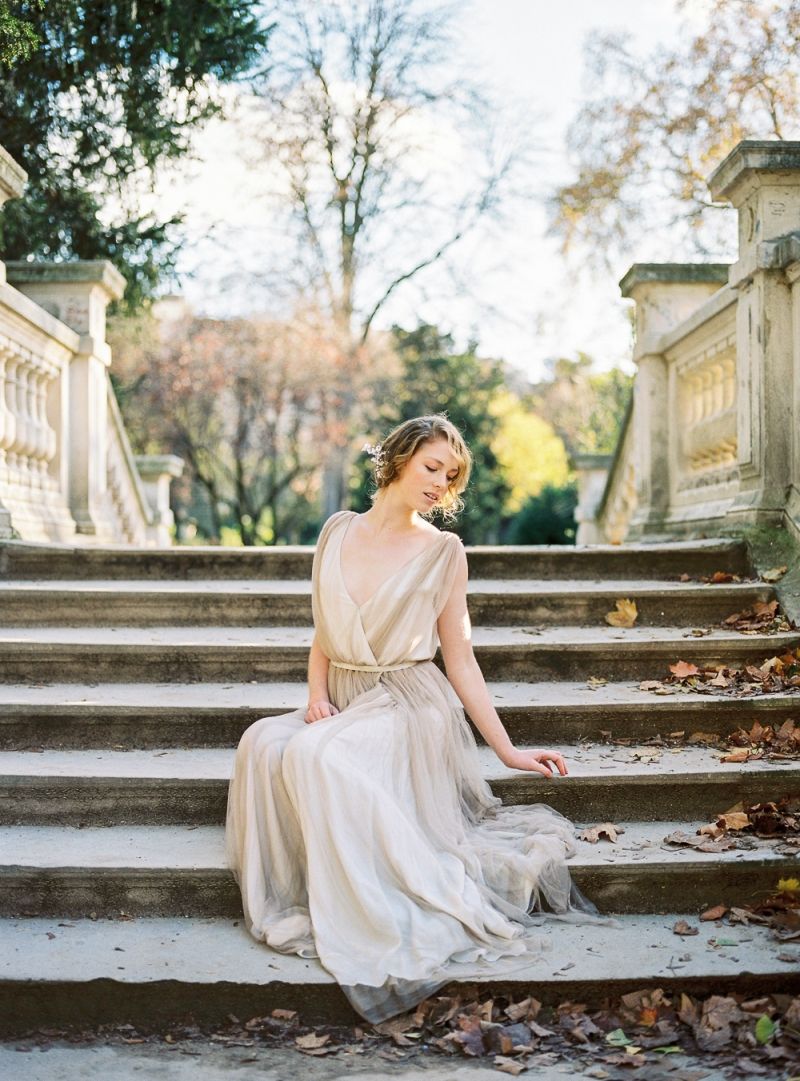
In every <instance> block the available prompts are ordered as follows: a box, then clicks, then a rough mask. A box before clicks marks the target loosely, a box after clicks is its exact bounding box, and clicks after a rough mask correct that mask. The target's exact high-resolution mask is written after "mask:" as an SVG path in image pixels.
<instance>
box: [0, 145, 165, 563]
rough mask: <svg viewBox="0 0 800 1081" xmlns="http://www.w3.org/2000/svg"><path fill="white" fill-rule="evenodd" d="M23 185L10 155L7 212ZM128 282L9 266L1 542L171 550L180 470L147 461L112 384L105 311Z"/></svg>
mask: <svg viewBox="0 0 800 1081" xmlns="http://www.w3.org/2000/svg"><path fill="white" fill-rule="evenodd" d="M25 180H26V176H25V174H24V172H23V171H22V170H21V169H20V168H19V167H18V166H17V165H16V163H15V162H14V161H13V160H12V159H11V158H10V157H9V155H8V154H7V153H6V152H5V151H4V150H3V149H2V147H0V206H2V203H3V202H5V201H6V200H7V199H9V198H14V197H17V196H19V195H20V194H21V193H22V191H23V188H24V183H25ZM124 285H125V281H124V278H123V277H122V275H121V274H120V273H119V271H117V270H116V269H115V268H114V267H113V266H112V265H111V263H109V262H108V261H106V260H99V261H92V262H86V261H76V262H70V263H37V262H8V263H2V262H0V537H18V538H20V539H23V540H33V541H72V542H78V543H112V542H113V543H120V542H121V543H128V544H136V545H154V544H158V545H166V544H170V543H171V533H170V526H171V524H172V519H171V515H170V511H169V493H168V485H169V478H170V477H171V476H177V475H179V473H180V471H181V469H182V462H180V459H176V458H173V457H168V458H166V459H164V458H154V459H140V460H139V462H138V463H137V461H136V460H135V459H134V456H133V454H132V451H131V447H130V443H129V441H128V437H127V434H126V432H125V427H124V424H123V422H122V417H121V415H120V412H119V408H118V406H117V402H116V399H115V397H114V393H113V389H112V387H111V382H110V379H109V375H108V368H109V365H110V363H111V352H110V349H109V347H108V344H107V343H106V340H105V318H106V308H107V306H108V304H109V302H110V301H111V300H114V299H118V298H119V297H121V296H122V292H123V289H124ZM140 469H141V470H142V472H143V473H144V475H145V477H146V479H145V480H143V478H142V475H141V473H140V471H139V470H140ZM159 469H161V470H162V472H160V473H159Z"/></svg>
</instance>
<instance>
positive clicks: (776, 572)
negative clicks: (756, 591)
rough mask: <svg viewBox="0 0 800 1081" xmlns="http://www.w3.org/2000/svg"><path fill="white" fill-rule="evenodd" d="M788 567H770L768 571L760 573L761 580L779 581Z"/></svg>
mask: <svg viewBox="0 0 800 1081" xmlns="http://www.w3.org/2000/svg"><path fill="white" fill-rule="evenodd" d="M788 569H789V568H788V567H787V566H785V565H784V566H783V567H770V569H769V570H768V571H764V573H763V574H762V575H761V581H762V582H779V581H780V580H781V578H783V576H784V574H786V571H787V570H788Z"/></svg>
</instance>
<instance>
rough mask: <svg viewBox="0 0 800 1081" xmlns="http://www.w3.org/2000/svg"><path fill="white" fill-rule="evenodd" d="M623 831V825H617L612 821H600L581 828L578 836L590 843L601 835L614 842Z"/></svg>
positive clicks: (597, 839) (595, 841) (594, 841)
mask: <svg viewBox="0 0 800 1081" xmlns="http://www.w3.org/2000/svg"><path fill="white" fill-rule="evenodd" d="M624 832H625V828H624V826H617V825H615V824H614V823H613V822H601V823H600V824H599V825H597V826H588V827H587V828H586V829H584V830H581V832H580V835H579V836H580V839H581V840H582V841H589V842H590V843H591V844H596V843H597V842H598V841H599V840H600V838H601V837H607V838H608V840H609V841H611V842H613V843H614V844H616V840H617V837H618V836H619V834H620V833H624Z"/></svg>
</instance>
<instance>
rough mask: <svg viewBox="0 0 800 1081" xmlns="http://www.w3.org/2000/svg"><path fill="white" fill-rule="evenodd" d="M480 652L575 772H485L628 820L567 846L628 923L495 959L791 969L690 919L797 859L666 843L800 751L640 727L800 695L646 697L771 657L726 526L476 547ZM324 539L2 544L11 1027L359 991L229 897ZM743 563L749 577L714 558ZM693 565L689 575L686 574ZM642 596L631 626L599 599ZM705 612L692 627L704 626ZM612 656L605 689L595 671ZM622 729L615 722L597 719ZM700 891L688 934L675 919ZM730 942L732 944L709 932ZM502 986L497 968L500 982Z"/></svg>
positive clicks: (789, 978) (697, 723)
mask: <svg viewBox="0 0 800 1081" xmlns="http://www.w3.org/2000/svg"><path fill="white" fill-rule="evenodd" d="M468 555H469V562H470V576H471V579H470V596H469V604H470V612H471V615H472V620H473V625H474V642H475V652H476V655H477V657H478V660H479V663H480V665H481V667H482V670H483V672H484V674H485V676H486V679H487V682H488V683H489V687H490V691H491V693H492V696H493V700H494V701H495V703H496V705H497V708H498V712H499V713H500V715H501V717H502V719H503V721H504V723H505V724H506V726H507V727H508V729H509V731H510V732H511V734H512V737H513V738H514V739H515V741H517V742H518V743H519V744H522V745H524V744H530V745H532V746H552V747H558V748H559V749H561V750H562V751H563V753H564V754H565V756H566V758H567V762H568V765H569V770H570V772H569V776H568V777H565V778H561V777H554V778H550V779H547V778H544V777H540V776H538V775H532V774H525V773H519V772H516V771H512V770H508V769H506V768H504V767H503V766H502V765H501V764H500V763H499V762H498V760H497V759H496V758H495V757H494V756H493V755H492V754H491V753H490V752H488V751H487V750H486V749H483V750H482V754H483V755H484V757H485V771H486V776H487V778H488V779H489V781H490V783H491V785H492V787H493V789H494V791H495V792H496V793H497V794H499V795H501V796H502V797H503V798H504V799H505V800H506V801H510V802H534V801H536V802H545V803H549V804H551V805H552V806H554V807H556V808H558V809H559V810H561V811H563V812H564V813H565V814H567V815H569V816H570V817H571V818H572V819H573V820H574V821H575V822H576V824H577V825H578V826H579V827H582V826H587V825H593V824H596V823H599V822H603V821H613V822H616V823H618V824H620V825H622V826H623V827H624V833H622V834H621V836H620V837H619V838H618V840H617V842H616V843H615V844H612V843H610V842H609V841H606V840H602V841H600V842H599V843H597V844H590V843H588V842H579V853H578V855H577V856H576V857H575V858H574V859H573V861H572V863H571V866H572V873H573V875H574V877H575V879H576V881H577V882H578V884H579V885H580V887H581V888H582V889H583V890H584V891H585V892H586V893H587V894H588V895H589V896H590V897H592V898H593V899H594V900H595V902H596V903H597V905H598V907H599V908H600V909H601V910H602V911H605V912H614V913H619V914H621V921H622V924H623V926H622V927H621V928H620V929H606V928H585V927H584V928H575V927H569V926H563V927H562V926H558V925H554V926H553V928H552V930H549V931H548V932H547V933H548V935H549V937H550V939H551V942H552V955H551V956H550V957H545V958H543V959H542V960H540V961H538V962H537V963H536V964H535V965H534V966H532V968H531V970H530V973H529V974H526V975H525V978H524V979H523V978H521V977H520V978H515V979H514V980H510V979H509V978H508V977H506V978H505V979H503V980H502V981H500V980H498V981H494V982H492V981H489V982H490V983H492V986H493V987H494V988H495V989H496V990H499V989H502V988H506V989H512V990H514V991H516V992H519V991H522V990H523V988H524V989H526V990H527V991H529V992H531V993H533V994H535V995H536V997H537V998H539V999H542V1000H545V1001H547V1000H550V1001H556V1000H563V999H567V998H572V999H575V1000H579V1001H585V1002H590V1001H598V1000H600V999H602V997H603V996H604V995H605V994H608V993H612V992H620V993H622V992H625V991H629V990H633V989H636V988H641V987H643V986H646V985H649V986H661V987H664V988H672V989H677V988H683V989H685V990H687V991H692V992H694V993H702V992H703V991H710V992H721V991H723V990H725V989H731V988H741V989H747V990H748V992H750V991H752V992H754V993H759V992H767V991H770V992H774V991H778V990H794V991H795V992H796V991H797V989H798V988H800V971H799V969H800V966H797V965H791V964H787V963H786V961H782V960H780V959H779V958H778V954H779V953H781V950H782V949H783V950H784V951H785V950H786V946H783V947H781V944H780V943H778V942H777V940H775V939H774V938H773V937H772V936H771V933H770V932H769V930H768V929H767V928H764V927H760V926H756V925H751V926H747V927H744V926H741V925H738V926H728V925H725V927H724V930H722V931H721V929H720V925H719V924H715V923H714V922H704V923H698V922H697V917H698V915H699V913H700V912H701V911H703V910H704V909H705V908H708V907H710V906H712V905H716V904H737V905H741V904H746V903H751V902H754V901H756V900H758V899H759V898H760V897H762V896H764V895H766V894H767V893H769V892H771V891H772V890H774V888H775V886H776V884H777V881H778V879H779V878H781V877H787V876H789V875H797V860H796V858H795V857H792V856H788V855H782V854H780V852H778V851H776V846H775V845H774V844H773V843H772V842H768V841H760V840H754V842H753V844H752V847H749V848H744V849H742V848H736V849H732V850H730V851H726V852H722V853H703V852H697V851H695V850H693V849H677V848H673V847H671V846H667V845H664V844H663V843H662V842H663V838H664V837H665V836H666V835H667V834H669V833H670V832H672V831H673V830H675V829H679V828H681V829H685V830H688V831H690V832H693V831H694V829H696V828H697V826H699V825H701V824H703V823H705V822H707V821H710V820H711V819H712V818H713V817H714V816H715V815H716V814H718V813H720V812H723V811H725V810H727V809H729V808H730V807H731V806H732V805H733V804H735V803H736V802H737V801H739V800H745V801H751V802H756V801H758V800H769V799H777V798H779V797H781V796H783V795H786V794H789V795H797V794H799V793H800V766H799V765H798V764H797V763H795V762H792V761H786V760H784V761H769V760H762V761H754V762H749V763H745V764H740V765H736V764H724V763H721V762H720V760H719V759H720V755H719V752H718V751H715V750H713V749H710V748H703V747H697V746H691V747H667V746H665V747H662V748H661V749H660V754H659V753H658V751H659V748H654V747H653V746H652V744H650V745H646V744H643V743H642V741H644V740H647V739H649V738H650V737H653V736H656V735H658V734H661V735H663V736H666V735H668V734H669V733H671V732H675V731H678V730H683V731H685V732H686V733H687V735H688V734H689V733H691V732H694V731H697V730H702V731H704V732H717V733H726V732H729V731H732V730H733V729H735V728H738V727H739V726H747V727H749V726H750V725H751V724H752V723H753V721H754V720H755V719H758V720H760V721H761V722H762V723H764V724H767V723H770V724H776V723H780V722H782V721H784V720H786V719H788V718H790V717H794V718H797V717H798V716H799V715H800V694H783V695H780V694H774V695H769V696H762V697H756V698H738V699H737V698H732V697H724V698H723V697H713V696H709V695H704V694H700V693H696V692H690V693H682V694H675V695H671V696H667V695H664V696H654V695H652V694H649V693H647V692H644V691H641V690H639V689H638V683H639V682H640V681H641V680H643V679H658V678H661V677H663V676H664V675H666V673H667V668H668V665H669V664H671V663H674V662H675V661H676V660H678V659H688V660H693V661H695V662H696V663H699V662H701V661H702V662H707V663H714V662H719V663H722V662H725V663H729V664H730V663H735V664H736V665H741V664H742V663H748V662H751V661H753V662H760V661H761V660H763V659H764V657H766V656H769V655H772V654H774V653H777V652H780V651H781V647H783V646H786V647H788V646H790V645H791V646H796V645H800V632H786V633H783V634H778V635H770V636H769V637H765V636H761V635H752V634H749V635H742V634H738V633H736V632H730V631H726V630H723V629H722V628H721V627H720V626H719V624H720V621H721V620H722V619H723V618H724V617H726V616H728V615H730V614H731V613H732V612H735V611H740V610H742V609H744V608H746V607H748V606H749V605H751V604H753V602H754V601H756V600H768V599H771V598H772V596H773V587H772V586H770V585H767V584H765V583H763V582H759V581H756V580H752V578H751V580H747V579H748V577H750V575H751V570H750V566H749V563H748V557H747V551H746V549H745V547H744V546H743V545H741V544H739V543H738V542H735V541H699V542H679V543H675V544H670V545H656V544H652V545H641V546H628V547H624V548H620V547H608V548H606V547H598V548H581V549H576V548H568V547H565V548H558V547H544V548H530V547H526V548H474V549H470V550H469V551H468ZM312 556H313V550H312V549H310V548H292V547H285V548H277V549H256V550H220V549H202V548H188V549H165V550H144V551H136V550H133V549H125V548H115V549H100V548H78V549H74V548H70V547H52V546H47V545H35V544H25V543H20V542H8V543H5V544H2V545H0V881H2V889H0V1015H1V1016H2V1019H3V1020H2V1027H3V1028H4V1029H5V1030H7V1031H20V1030H22V1029H24V1028H25V1027H26V1026H27V1025H33V1026H41V1025H42V1024H47V1023H52V1024H55V1023H66V1022H70V1021H86V1020H93V1021H100V1020H127V1021H137V1022H140V1023H146V1022H148V1021H151V1020H157V1019H164V1018H167V1017H171V1016H178V1015H181V1014H183V1013H185V1012H193V1013H194V1014H195V1016H197V1017H204V1018H209V1019H213V1018H220V1017H224V1015H225V1014H226V1013H228V1012H231V1011H232V1012H234V1013H236V1014H237V1015H239V1016H252V1015H254V1014H259V1015H263V1014H264V1013H265V1012H268V1011H269V1010H270V1009H272V1008H274V1007H277V1006H281V1007H284V1008H300V1009H302V1010H303V1012H304V1015H306V1016H308V1017H318V1018H319V1017H322V1018H327V1019H329V1020H335V1019H336V1020H341V1019H345V1018H351V1017H352V1014H351V1013H350V1012H349V1008H348V1006H347V1003H346V1001H345V999H344V996H343V995H342V994H341V992H340V991H339V989H338V988H337V987H336V985H335V984H334V983H333V981H332V980H331V979H330V977H329V976H328V975H327V973H325V971H324V970H323V969H322V968H321V967H320V966H319V965H318V964H316V963H315V962H311V961H304V960H302V959H300V958H297V957H285V956H283V955H280V954H275V953H273V952H272V951H270V950H268V949H266V947H264V946H263V945H260V944H259V943H256V942H254V941H253V940H252V939H251V938H250V936H249V935H248V934H247V932H246V930H245V929H244V927H243V926H242V924H241V921H240V920H239V919H238V917H239V915H240V908H239V897H238V891H237V889H236V886H235V884H234V882H233V880H232V877H231V875H230V873H229V872H228V870H227V868H226V866H225V860H224V852H223V820H224V813H225V801H226V793H227V782H228V777H229V775H230V768H231V763H232V756H233V748H234V746H235V744H236V742H237V740H238V738H239V736H240V734H241V732H242V731H243V730H244V728H245V727H246V726H247V725H248V724H249V723H251V722H252V721H253V720H255V719H256V718H258V717H262V716H265V715H268V714H278V713H282V712H286V711H288V710H291V709H294V708H296V707H298V706H301V705H303V704H304V703H305V700H306V697H305V696H306V687H305V671H306V657H307V650H308V646H309V644H310V640H311V633H312V630H311V601H310V581H309V580H310V571H311V561H312ZM720 570H722V571H729V572H732V573H734V574H736V575H739V576H741V577H742V579H744V580H742V581H740V582H732V583H730V584H720V585H708V584H706V583H703V582H700V581H698V580H697V579H699V578H700V577H701V576H708V575H711V574H713V573H714V572H715V571H720ZM681 575H684V576H685V575H689V576H690V579H693V580H689V581H681V580H680V577H681ZM619 597H630V598H632V599H634V600H635V601H636V604H637V606H638V610H639V618H638V620H637V624H636V626H635V627H633V628H630V629H616V628H613V627H610V626H608V625H607V624H606V623H605V620H604V616H605V613H606V612H608V611H609V610H611V609H612V608H613V607H614V602H615V601H616V599H617V598H619ZM698 626H703V627H709V628H711V630H710V631H709V633H707V634H705V635H704V636H702V637H687V634H689V633H690V631H691V628H694V627H698ZM592 676H593V677H596V678H598V679H599V678H604V679H606V680H607V681H608V682H606V683H605V684H603V685H599V686H597V687H595V688H593V687H591V686H589V684H588V683H587V680H588V678H589V677H592ZM608 733H611V736H612V737H613V738H614V739H616V738H626V739H629V740H630V741H631V742H630V744H626V745H620V744H615V743H613V742H608V740H607V739H605V740H604V735H607V734H608ZM679 916H683V917H686V918H688V919H689V921H690V922H692V923H693V924H694V925H695V926H697V927H699V934H698V935H696V936H694V937H691V938H681V937H679V936H678V935H676V934H675V933H674V932H673V930H672V927H673V924H674V923H675V920H676V919H678V918H679ZM720 937H722V938H724V939H726V940H727V941H728V942H729V943H733V944H732V945H720V944H718V943H717V939H718V938H720ZM487 989H488V988H487Z"/></svg>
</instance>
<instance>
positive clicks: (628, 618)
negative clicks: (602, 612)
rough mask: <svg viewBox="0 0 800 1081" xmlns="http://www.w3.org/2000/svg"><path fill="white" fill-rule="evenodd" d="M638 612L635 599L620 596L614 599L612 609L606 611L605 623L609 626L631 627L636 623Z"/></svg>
mask: <svg viewBox="0 0 800 1081" xmlns="http://www.w3.org/2000/svg"><path fill="white" fill-rule="evenodd" d="M638 614H639V612H638V609H637V607H636V601H632V600H630V599H629V598H620V599H619V600H617V601H616V608H615V609H614V611H613V612H606V623H608V624H609V625H610V626H611V627H632V626H633V625H634V624H635V623H636V617H637V616H638Z"/></svg>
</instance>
